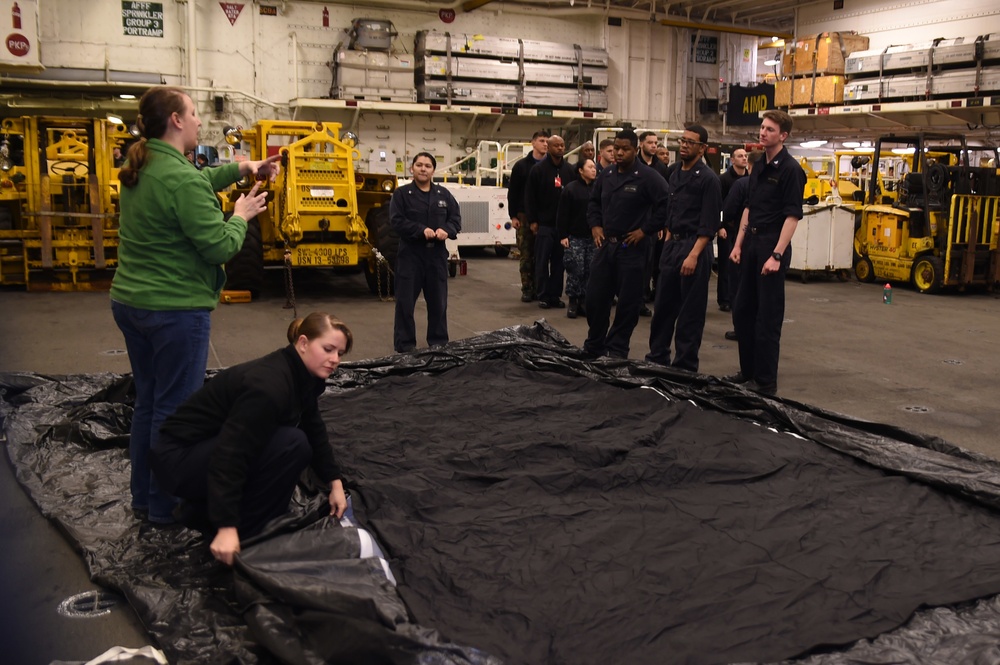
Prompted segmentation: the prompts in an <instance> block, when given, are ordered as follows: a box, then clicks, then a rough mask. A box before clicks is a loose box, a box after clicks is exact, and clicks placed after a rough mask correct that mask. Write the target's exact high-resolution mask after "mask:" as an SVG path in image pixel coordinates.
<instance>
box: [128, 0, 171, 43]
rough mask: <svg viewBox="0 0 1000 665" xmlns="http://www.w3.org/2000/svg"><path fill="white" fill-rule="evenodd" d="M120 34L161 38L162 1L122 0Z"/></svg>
mask: <svg viewBox="0 0 1000 665" xmlns="http://www.w3.org/2000/svg"><path fill="white" fill-rule="evenodd" d="M122 34H123V35H125V36H126V37H160V38H161V39H162V38H163V3H162V2H134V1H133V0H122Z"/></svg>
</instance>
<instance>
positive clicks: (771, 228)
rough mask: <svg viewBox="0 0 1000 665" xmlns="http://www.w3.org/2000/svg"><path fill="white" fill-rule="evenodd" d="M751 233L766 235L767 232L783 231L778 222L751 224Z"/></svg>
mask: <svg viewBox="0 0 1000 665" xmlns="http://www.w3.org/2000/svg"><path fill="white" fill-rule="evenodd" d="M750 233H752V234H754V235H755V236H757V235H765V234H767V233H781V226H780V225H778V224H762V225H760V226H751V227H750Z"/></svg>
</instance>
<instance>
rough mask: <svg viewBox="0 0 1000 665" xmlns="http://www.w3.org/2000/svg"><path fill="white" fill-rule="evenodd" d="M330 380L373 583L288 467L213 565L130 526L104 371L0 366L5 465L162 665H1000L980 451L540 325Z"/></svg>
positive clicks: (124, 386)
mask: <svg viewBox="0 0 1000 665" xmlns="http://www.w3.org/2000/svg"><path fill="white" fill-rule="evenodd" d="M329 387H330V390H329V391H328V393H327V395H326V396H324V398H323V404H322V406H323V409H324V412H325V413H326V418H327V422H328V425H329V428H330V431H331V440H333V441H334V442H335V445H336V446H337V452H338V456H339V460H340V462H341V465H342V466H343V467H344V469H345V475H346V478H347V484H348V486H349V488H350V490H351V492H352V494H353V506H354V511H355V514H356V517H357V518H358V520H359V521H360V522H361V524H362V526H365V527H367V528H368V529H369V530H370V531H371V532H373V533H374V534H376V536H377V538H378V540H379V542H380V543H381V545H382V546H383V548H384V549H385V550H386V552H387V554H388V556H389V562H390V564H391V567H392V571H393V574H394V576H395V578H396V580H397V581H398V586H397V587H395V588H394V587H393V586H392V585H391V584H390V583H389V582H388V581H387V580H386V578H385V576H384V575H383V574H382V571H381V566H380V565H379V563H378V561H377V560H374V559H358V558H357V554H358V551H359V548H358V543H357V540H358V539H357V532H356V530H354V529H351V528H342V527H339V526H337V525H335V524H334V523H333V522H331V521H330V520H318V519H317V517H318V514H319V510H321V508H322V505H323V502H324V499H325V497H323V496H322V495H321V494H319V493H318V492H316V491H315V489H314V488H312V487H311V486H309V485H308V484H307V485H304V486H303V488H302V490H301V491H300V492H298V493H297V495H296V505H295V510H294V512H293V514H292V515H291V516H290V517H289V518H288V519H287V520H285V521H284V522H282V523H279V524H275V525H274V528H273V529H271V530H269V532H268V533H266V534H264V535H263V536H262V537H261V538H260V539H259V540H260V542H258V543H257V544H255V545H252V546H250V547H247V548H245V550H244V554H243V556H242V557H241V560H240V563H239V564H238V566H237V572H236V573H235V574H234V573H233V572H231V571H230V570H229V569H227V568H225V567H223V566H221V565H220V564H217V563H216V562H214V561H213V560H212V559H211V557H210V556H209V555H208V552H207V547H206V544H205V542H204V539H203V538H202V537H201V536H200V534H197V533H196V532H192V531H188V530H183V529H182V530H178V529H168V530H163V529H151V528H149V527H148V526H145V525H142V524H140V523H139V522H137V521H136V520H135V519H134V518H133V517H132V515H131V511H130V510H129V501H128V458H127V453H126V450H125V446H126V444H127V431H128V422H129V417H130V407H129V406H128V404H129V396H128V393H127V391H128V388H129V381H128V380H127V377H118V376H113V375H88V376H72V377H43V376H37V375H30V374H5V375H0V388H2V390H3V401H2V402H0V416H2V417H3V431H4V433H5V435H6V439H7V450H8V454H9V456H10V458H11V460H12V461H13V463H14V466H15V468H16V472H17V476H18V479H19V480H20V482H21V483H22V484H23V485H24V486H25V487H26V488H27V490H28V492H29V493H30V494H31V496H32V498H33V500H34V501H35V502H36V503H37V504H38V506H39V507H40V509H41V510H42V512H43V513H44V514H45V515H46V516H48V517H49V518H51V519H53V520H55V521H56V522H57V523H58V524H59V525H60V526H61V527H62V529H63V530H64V531H65V532H66V534H67V535H68V536H69V537H70V539H71V540H72V541H73V542H74V543H75V544H76V545H77V546H78V547H79V548H80V550H81V552H82V553H83V555H84V557H85V560H86V562H87V565H88V566H89V569H90V571H91V574H92V577H93V579H94V581H95V582H96V583H98V584H101V585H104V586H107V587H110V588H113V589H117V590H118V591H120V592H121V593H123V594H124V595H125V596H126V597H127V598H128V600H129V602H130V603H131V604H132V605H133V607H135V608H136V610H137V612H138V614H139V616H140V618H141V619H142V621H143V623H144V624H145V625H146V627H147V629H148V630H149V631H150V633H151V634H152V635H153V636H154V637H155V638H156V641H157V643H158V644H159V646H160V647H161V648H162V649H163V650H164V651H165V652H166V653H167V656H168V658H169V659H170V660H171V662H192V663H219V662H241V663H270V662H275V661H276V660H279V661H280V662H289V663H311V662H358V663H378V662H385V663H441V664H442V665H444V664H447V663H455V664H463V663H471V664H477V665H494V664H496V663H499V662H500V661H501V660H502V661H503V662H506V663H509V664H512V665H513V664H517V663H525V664H531V665H535V664H541V663H574V664H577V663H611V662H617V663H624V662H664V663H665V662H670V663H726V662H766V661H771V662H777V661H782V659H791V658H798V659H799V661H798V662H803V663H809V664H810V665H812V664H820V663H825V664H840V663H844V664H846V663H859V664H860V663H872V664H875V663H927V664H930V663H942V664H943V663H949V664H951V663H959V662H962V663H1000V648H998V646H997V645H998V644H1000V600H998V598H997V597H996V596H995V595H994V594H997V593H998V592H1000V463H998V462H997V461H995V460H992V459H990V458H987V457H985V456H982V455H978V454H975V453H971V452H969V451H964V450H961V449H959V448H956V447H954V446H951V445H949V444H947V443H945V442H943V441H941V440H939V439H934V438H925V437H922V436H920V435H917V434H914V433H910V432H907V431H905V430H901V429H898V428H894V427H890V426H886V425H879V424H875V423H867V422H861V421H856V420H852V419H849V418H846V417H844V416H839V415H836V414H831V413H828V412H824V411H822V410H819V409H815V408H811V407H808V406H806V405H802V404H797V403H795V402H792V401H789V400H775V399H767V398H762V397H759V396H757V395H754V394H751V393H748V392H745V391H743V390H742V389H740V388H738V387H734V386H731V385H725V384H721V383H720V382H718V381H716V380H715V379H712V378H711V377H705V376H693V375H689V374H685V373H682V372H677V371H673V370H670V369H665V368H661V367H657V366H652V365H647V364H645V363H638V362H629V361H619V360H610V359H603V360H600V361H588V360H586V359H585V357H584V356H583V355H582V353H581V352H580V351H579V350H578V349H576V348H574V347H572V346H570V345H569V344H568V343H567V342H566V341H565V340H564V339H563V338H562V337H561V336H560V335H559V334H558V333H557V332H556V331H555V330H553V329H552V328H550V327H548V326H547V325H545V324H544V323H537V324H535V325H534V326H530V327H524V326H519V327H515V328H510V329H504V330H500V331H496V332H494V333H489V334H487V335H482V336H479V337H476V338H472V339H469V340H464V341H462V342H457V343H453V344H450V345H449V346H448V347H446V348H444V349H441V350H436V351H432V352H423V353H418V354H413V355H407V356H393V357H390V358H382V359H377V360H371V361H363V362H357V363H350V364H345V365H343V366H342V371H341V372H339V373H338V375H337V376H336V377H334V378H333V379H332V380H331V381H330V383H329ZM643 388H646V389H643ZM649 388H652V389H649ZM977 599H978V600H977ZM932 606H940V607H936V608H935V609H926V608H929V607H932Z"/></svg>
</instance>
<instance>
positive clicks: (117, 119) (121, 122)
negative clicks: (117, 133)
mask: <svg viewBox="0 0 1000 665" xmlns="http://www.w3.org/2000/svg"><path fill="white" fill-rule="evenodd" d="M107 117H108V122H110V123H112V124H115V125H124V124H125V121H124V120H122V119H121V116H117V115H115V114H114V113H109V114H108V116H107Z"/></svg>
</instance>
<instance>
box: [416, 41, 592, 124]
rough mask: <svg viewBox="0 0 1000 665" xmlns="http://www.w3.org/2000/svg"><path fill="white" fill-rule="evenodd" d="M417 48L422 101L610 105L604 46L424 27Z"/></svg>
mask: <svg viewBox="0 0 1000 665" xmlns="http://www.w3.org/2000/svg"><path fill="white" fill-rule="evenodd" d="M414 51H415V53H416V76H417V83H418V85H417V98H418V100H419V101H421V102H427V103H437V102H440V103H444V104H449V105H450V104H452V103H453V102H456V101H457V102H462V103H473V104H491V105H493V104H497V105H502V106H527V107H543V108H571V109H581V110H582V109H587V110H598V111H603V110H606V109H607V108H608V99H607V93H606V92H605V90H604V88H606V87H607V84H608V69H607V68H608V54H607V51H605V50H604V49H600V48H594V47H585V46H580V45H576V44H561V43H556V42H543V41H535V40H523V39H510V38H504V37H486V36H482V35H465V34H451V33H448V32H437V31H433V30H431V31H426V30H425V31H420V32H418V33H417V37H416V42H415V48H414ZM497 81H509V82H510V83H496V82H497Z"/></svg>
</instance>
